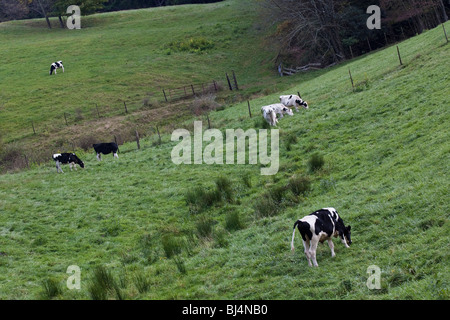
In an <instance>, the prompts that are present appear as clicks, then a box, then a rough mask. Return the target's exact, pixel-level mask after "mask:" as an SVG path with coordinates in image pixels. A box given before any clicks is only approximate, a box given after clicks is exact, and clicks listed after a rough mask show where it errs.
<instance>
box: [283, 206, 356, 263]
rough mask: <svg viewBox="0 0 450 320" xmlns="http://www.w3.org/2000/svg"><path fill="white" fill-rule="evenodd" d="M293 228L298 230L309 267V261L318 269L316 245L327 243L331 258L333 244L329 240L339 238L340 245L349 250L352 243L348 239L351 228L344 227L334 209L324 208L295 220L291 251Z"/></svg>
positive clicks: (349, 238)
mask: <svg viewBox="0 0 450 320" xmlns="http://www.w3.org/2000/svg"><path fill="white" fill-rule="evenodd" d="M295 227H297V228H298V231H300V234H301V235H302V239H303V246H304V248H305V255H306V258H307V259H308V264H309V266H310V267H311V266H312V265H311V260H312V262H313V265H314V266H315V267H318V266H319V265H318V264H317V260H316V250H317V245H318V243H319V242H320V243H323V242H324V241H325V240H327V241H328V245H329V247H330V249H331V256H332V257H334V256H335V255H336V254H335V253H334V244H333V241H332V240H331V238H332V237H333V236H334V237H338V236H339V237H340V238H341V241H342V243H343V244H344V245H345V246H346V247H347V248H349V245H350V244H351V243H352V240H351V237H350V229H351V227H350V226H348V227H346V226H345V225H344V221H342V219H341V217H339V215H338V213H337V211H336V209H334V208H324V209H320V210H317V211H315V212H313V213H311V214H310V215H308V216H305V217H303V218H301V219H299V220H297V221H296V222H295V224H294V232H293V233H292V242H291V250H292V251H294V237H295Z"/></svg>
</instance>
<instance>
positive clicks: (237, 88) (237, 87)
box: [231, 70, 239, 91]
mask: <svg viewBox="0 0 450 320" xmlns="http://www.w3.org/2000/svg"><path fill="white" fill-rule="evenodd" d="M231 71H232V72H233V79H234V85H235V86H236V90H238V91H239V86H238V83H237V80H236V74H235V73H234V70H231Z"/></svg>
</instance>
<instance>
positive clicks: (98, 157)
mask: <svg viewBox="0 0 450 320" xmlns="http://www.w3.org/2000/svg"><path fill="white" fill-rule="evenodd" d="M97 160H98V161H102V157H101V156H100V153H97Z"/></svg>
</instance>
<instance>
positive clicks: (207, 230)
mask: <svg viewBox="0 0 450 320" xmlns="http://www.w3.org/2000/svg"><path fill="white" fill-rule="evenodd" d="M215 223H216V222H215V221H214V220H213V219H211V218H209V217H207V216H202V217H200V219H198V221H197V223H196V228H197V234H198V236H199V237H200V238H211V236H212V233H213V226H214V224H215Z"/></svg>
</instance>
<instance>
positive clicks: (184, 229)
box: [0, 13, 450, 299]
mask: <svg viewBox="0 0 450 320" xmlns="http://www.w3.org/2000/svg"><path fill="white" fill-rule="evenodd" d="M124 15H126V13H125V14H124ZM111 17H114V15H111ZM124 19H125V18H124ZM116 22H120V21H116ZM105 23H106V22H105ZM446 26H447V27H448V26H450V25H449V24H448V23H447V24H446ZM444 42H445V40H444V38H443V35H442V29H439V28H436V29H434V30H430V31H427V32H425V33H424V34H422V35H420V36H417V37H415V38H412V39H410V40H407V41H405V42H403V43H401V44H400V50H401V52H402V59H403V61H404V62H405V65H404V66H399V65H398V60H397V57H396V49H395V48H387V49H385V50H383V51H379V52H375V53H373V54H371V55H368V56H365V57H361V58H359V59H356V60H354V61H350V62H347V63H345V64H342V65H340V66H336V67H334V68H332V69H330V70H325V71H321V72H316V73H314V75H315V76H316V77H315V78H313V79H310V80H309V81H306V80H303V79H304V78H302V77H301V76H298V77H294V78H291V80H290V81H299V83H298V84H297V85H296V86H294V87H292V88H291V89H289V90H286V91H283V92H279V93H278V92H277V93H276V94H275V93H274V94H272V95H268V96H265V97H261V98H258V99H254V100H252V101H250V104H251V108H252V113H253V114H254V117H253V118H249V116H248V109H247V103H237V104H233V105H230V106H228V107H226V108H224V109H223V110H220V111H213V112H211V113H210V115H209V117H210V119H211V122H212V124H213V126H214V127H216V128H220V129H221V130H224V129H231V128H242V129H248V128H252V127H254V126H255V122H256V121H257V120H255V118H256V117H260V115H259V108H260V106H262V105H265V104H269V103H273V102H276V101H277V100H278V99H277V96H278V95H279V94H284V93H289V92H293V93H295V92H297V91H301V93H302V96H303V97H304V98H305V99H306V100H307V101H308V103H309V105H310V109H309V110H301V111H300V112H299V113H296V114H295V115H294V116H293V117H285V118H283V119H281V121H280V123H279V128H280V170H279V172H278V173H277V174H276V175H274V176H261V175H260V165H178V166H177V165H175V164H173V163H172V161H171V158H170V154H171V150H172V148H173V147H174V146H175V145H176V143H175V142H169V137H167V136H163V143H162V144H161V145H154V144H153V143H152V140H151V139H143V140H142V141H141V150H139V151H138V150H136V146H135V144H134V143H127V144H124V145H123V146H121V147H120V151H121V152H120V158H119V159H116V160H114V159H112V158H110V157H105V159H104V161H102V162H98V161H97V160H96V159H95V155H94V154H93V153H85V152H82V151H80V152H78V153H79V156H80V157H81V158H82V159H83V161H85V164H86V167H85V169H84V170H78V171H73V172H70V170H68V168H67V169H66V173H65V174H64V175H62V174H59V175H58V174H56V169H55V168H54V164H53V163H50V162H48V163H45V164H43V165H41V166H39V167H36V168H32V169H30V170H25V171H23V172H19V173H15V174H6V175H2V176H0V212H1V214H0V236H1V243H2V245H1V248H0V285H1V287H2V290H1V291H0V298H3V299H33V298H36V297H40V296H41V295H42V294H43V291H44V292H47V293H46V295H47V297H48V298H58V299H91V298H95V297H97V298H98V299H103V298H110V299H123V298H126V299H449V289H448V286H449V281H450V279H449V267H448V266H449V255H448V252H447V251H448V250H446V248H448V245H449V240H448V239H449V238H448V231H449V222H448V218H449V214H448V209H447V208H448V200H447V198H448V189H449V181H448V177H447V172H448V169H449V151H450V150H449V146H448V143H447V141H448V137H449V129H448V123H449V113H448V105H449V100H448V99H449V98H448V97H449V89H448V71H449V69H448V66H449V65H450V64H449V63H450V61H449V60H450V55H449V54H448V53H449V46H448V45H443V44H444ZM349 68H350V69H351V70H352V75H353V76H354V78H355V79H356V81H362V80H365V79H366V78H367V79H368V83H369V84H370V85H369V86H364V88H363V90H356V91H354V90H353V89H352V87H351V84H350V80H349V78H348V69H349ZM308 77H311V75H308ZM276 80H277V79H274V81H276ZM300 80H302V81H300ZM183 125H184V126H185V127H187V128H192V122H191V121H188V122H185V123H184V124H183ZM204 127H206V125H204ZM294 136H295V137H296V138H293V137H294ZM314 154H319V155H320V156H321V157H322V159H323V161H319V162H320V163H321V165H320V166H318V167H314V170H311V168H310V164H309V162H310V160H311V159H312V158H313V155H314ZM305 181H308V182H309V184H308V182H305ZM196 188H200V189H201V190H203V191H205V190H206V191H212V190H221V192H222V193H221V197H222V198H221V199H219V198H217V201H213V202H211V203H210V205H208V206H204V207H201V210H191V207H190V203H189V202H188V201H187V199H189V197H187V194H189V192H191V191H193V190H197V189H196ZM200 189H199V190H200ZM228 194H229V195H230V199H232V201H227V197H228V196H227V195H228ZM197 196H198V195H196V194H195V193H194V195H193V197H192V198H190V199H198V198H197ZM269 196H270V199H271V203H269V204H266V205H261V203H263V201H264V199H268V197H269ZM329 206H333V207H335V208H337V210H338V212H339V213H340V215H341V216H342V217H343V219H344V222H345V223H346V224H347V225H348V224H349V225H351V226H352V240H353V244H352V246H351V248H350V249H345V248H344V247H343V246H342V244H341V243H339V241H335V251H336V257H335V258H334V259H332V258H331V255H330V251H329V249H328V247H327V245H324V246H319V248H318V254H317V260H318V263H319V268H309V267H308V264H307V262H306V259H305V257H304V254H303V248H302V245H301V242H300V237H299V235H298V233H297V236H296V248H297V250H296V251H295V253H294V254H292V253H291V251H290V240H291V236H292V226H293V224H294V222H295V220H296V219H298V218H300V217H302V216H304V215H306V214H309V213H310V212H312V211H314V210H316V209H318V208H322V207H329ZM261 209H263V210H265V211H262V210H261ZM258 210H259V211H258ZM260 213H262V214H260ZM74 264H75V265H78V266H79V267H80V268H81V270H82V274H81V290H80V291H76V290H72V291H70V290H68V289H67V288H66V287H65V285H64V283H65V280H66V279H67V274H66V273H65V272H66V269H67V267H68V266H69V265H74ZM370 265H377V266H379V267H380V268H381V271H382V274H381V285H382V288H381V289H380V290H369V289H368V288H367V286H366V281H367V279H368V276H369V274H367V268H368V267H369V266H370ZM99 268H100V269H99ZM102 268H103V269H102ZM98 270H103V271H102V274H108V275H109V276H107V278H109V279H114V281H111V283H112V282H114V283H115V285H114V286H111V287H112V288H114V290H111V289H108V288H109V285H104V286H97V287H93V288H96V290H97V291H95V290H94V291H93V292H96V293H98V295H94V296H93V295H92V293H91V292H90V291H89V290H90V289H89V288H90V281H94V279H100V278H101V277H100V276H98V275H96V274H98ZM46 279H53V280H52V285H51V287H49V286H47V287H48V289H45V290H44V289H43V285H42V284H43V283H44V282H43V281H45V280H46ZM117 279H120V281H118V280H117ZM55 281H56V282H57V281H59V282H60V285H61V290H60V292H59V291H58V290H56V291H55V290H54V288H57V287H58V285H57V284H55ZM119 282H120V283H119ZM102 288H103V289H102ZM105 288H106V290H105ZM116 289H117V290H116ZM94 294H95V293H94Z"/></svg>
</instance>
